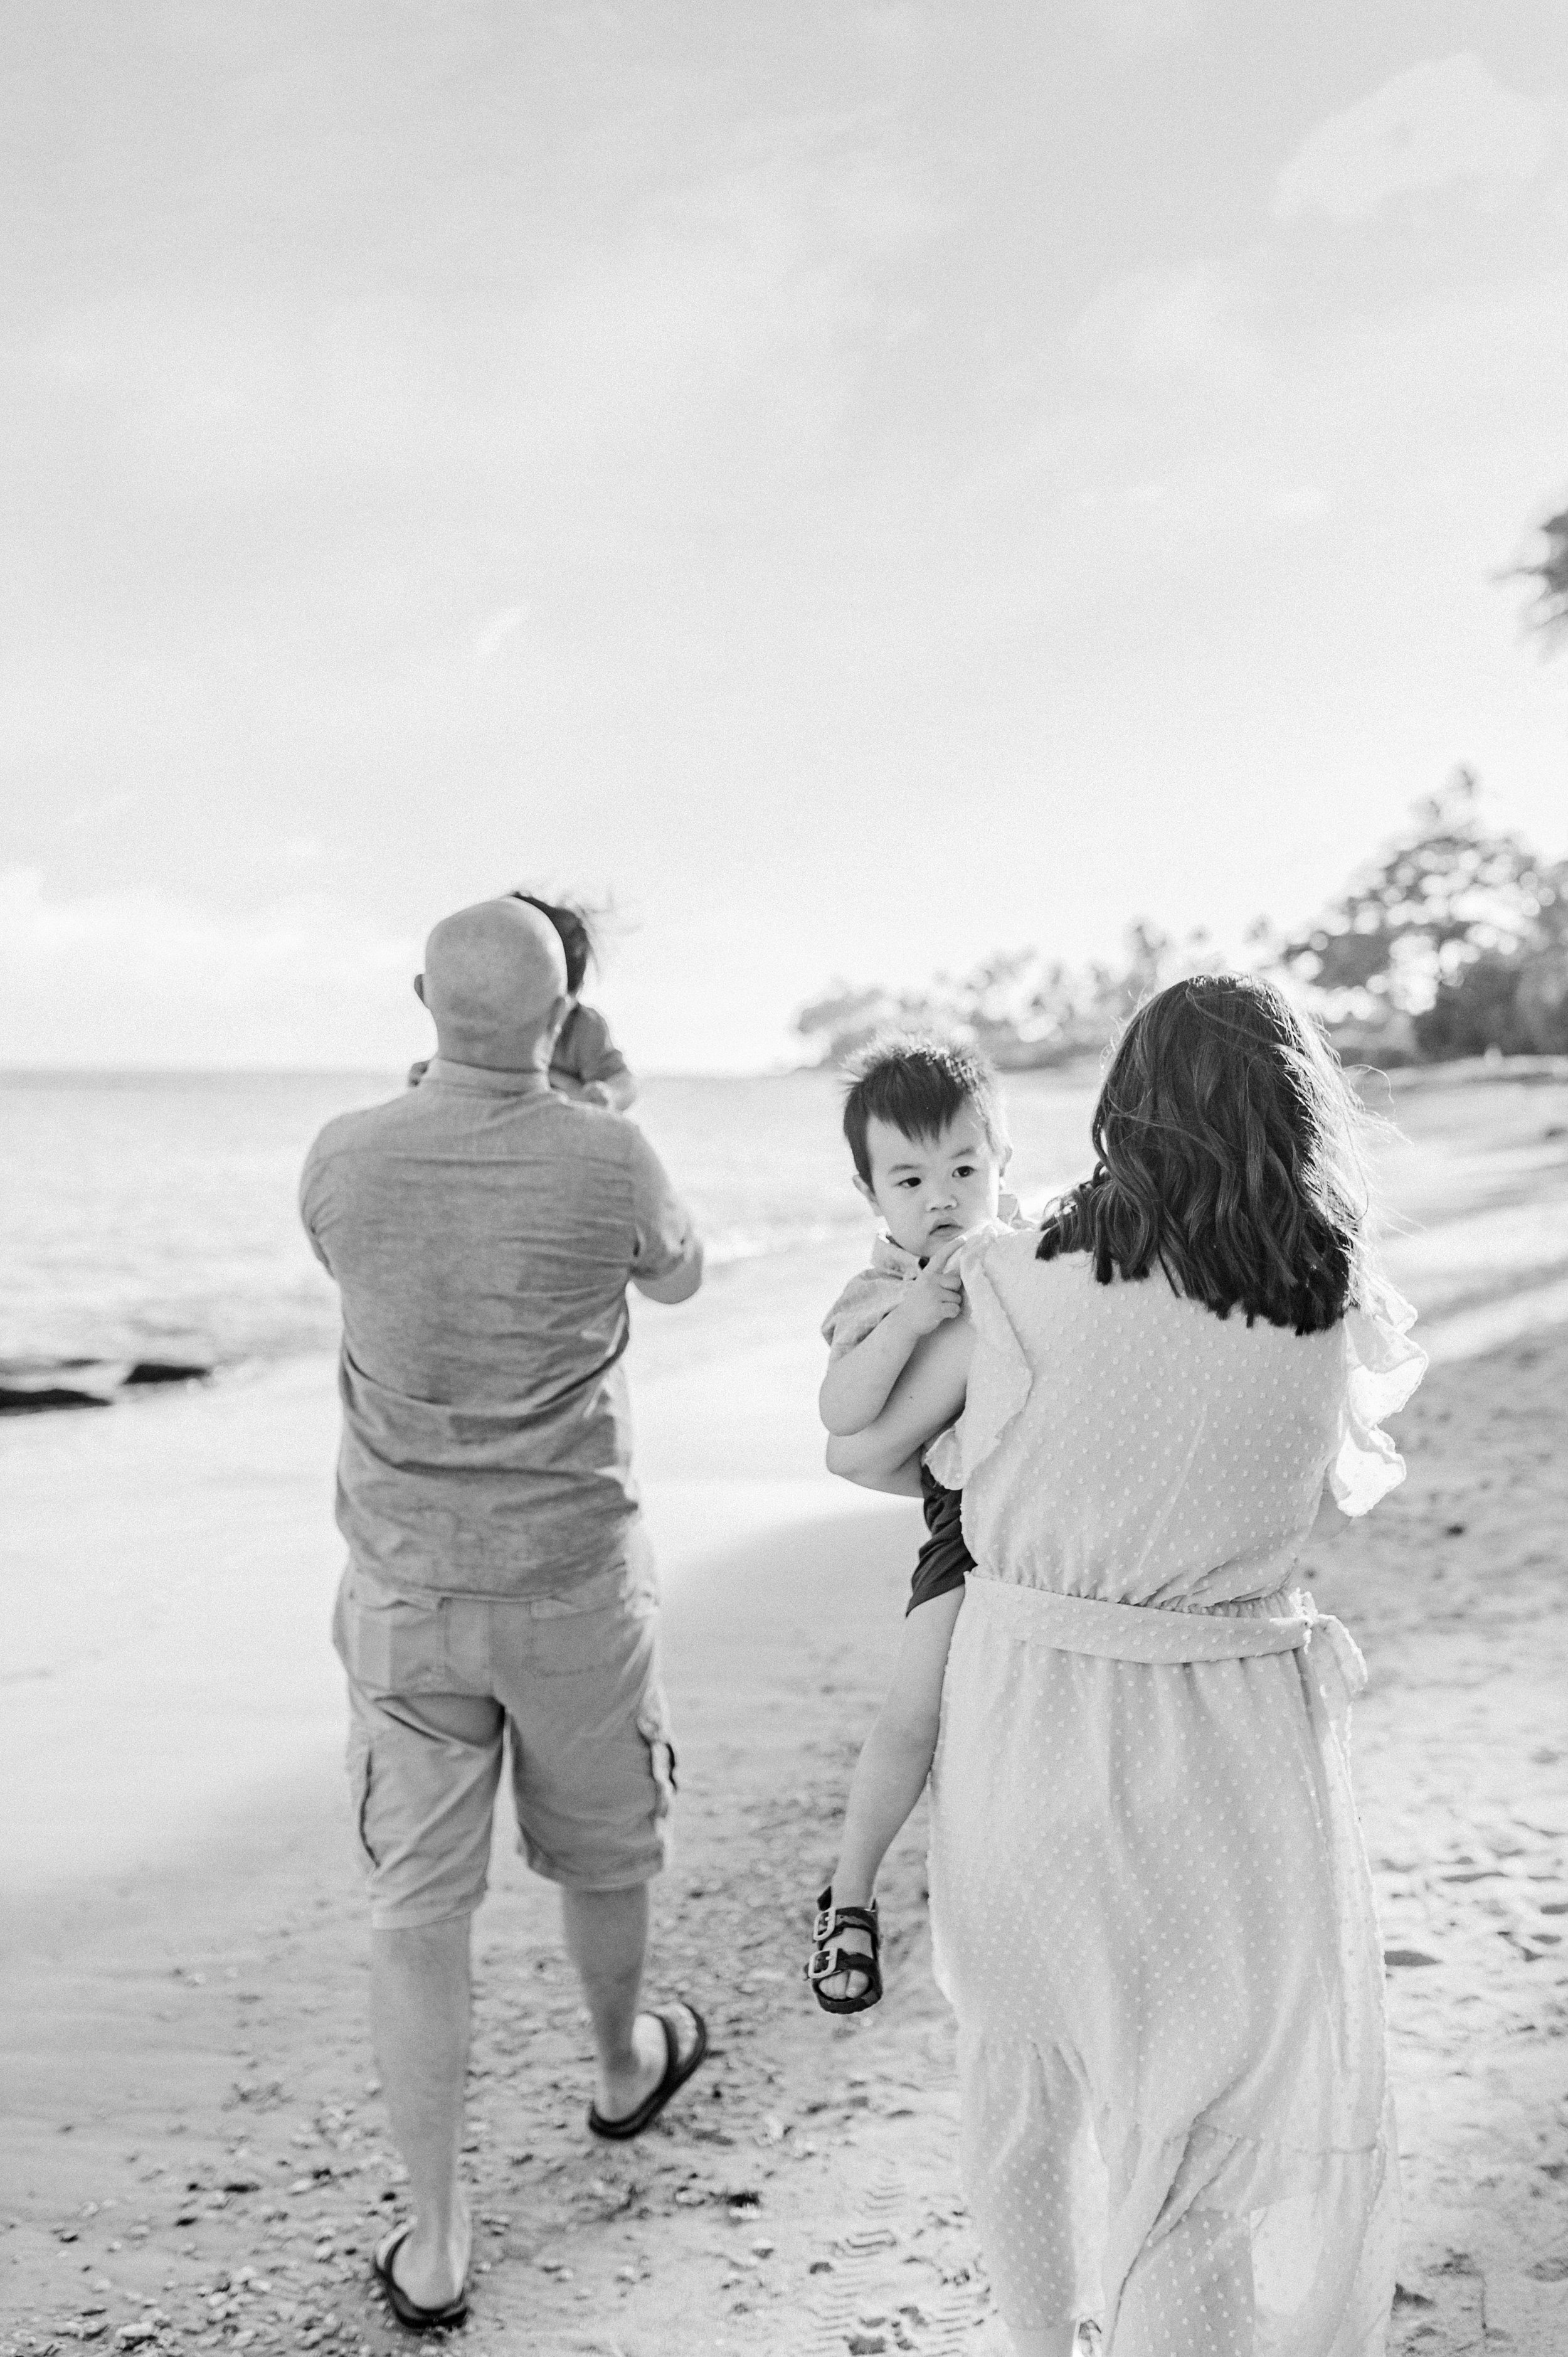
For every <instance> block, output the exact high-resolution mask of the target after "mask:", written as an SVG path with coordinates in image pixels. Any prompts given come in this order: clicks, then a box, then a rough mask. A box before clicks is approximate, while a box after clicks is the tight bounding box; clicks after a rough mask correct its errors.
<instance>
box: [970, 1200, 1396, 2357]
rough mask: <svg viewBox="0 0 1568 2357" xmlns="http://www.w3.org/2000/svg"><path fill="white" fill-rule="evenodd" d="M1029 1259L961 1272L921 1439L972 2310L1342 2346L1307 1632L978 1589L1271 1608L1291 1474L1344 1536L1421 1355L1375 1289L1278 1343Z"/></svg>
mask: <svg viewBox="0 0 1568 2357" xmlns="http://www.w3.org/2000/svg"><path fill="white" fill-rule="evenodd" d="M1035 1243H1036V1239H1035V1237H1034V1236H1032V1235H1027V1234H1026V1235H1016V1236H1006V1237H1003V1238H1001V1239H998V1240H995V1241H993V1242H990V1243H985V1244H983V1245H981V1246H979V1247H977V1248H976V1249H975V1250H974V1251H973V1252H972V1254H968V1255H966V1258H965V1281H966V1286H967V1289H968V1293H969V1297H970V1302H971V1309H972V1316H973V1318H974V1320H975V1325H976V1329H977V1338H976V1348H975V1354H974V1361H973V1365H972V1372H971V1376H970V1384H969V1395H968V1402H967V1405H966V1407H965V1410H964V1414H963V1415H962V1416H961V1419H960V1421H959V1424H958V1425H957V1426H956V1427H955V1428H954V1430H953V1432H952V1433H950V1434H949V1435H945V1436H944V1437H943V1438H942V1440H941V1441H940V1442H939V1443H938V1444H937V1445H936V1446H935V1448H933V1450H932V1452H931V1461H932V1467H933V1470H934V1471H935V1472H936V1473H937V1475H938V1478H939V1479H940V1480H946V1481H949V1482H951V1483H954V1484H956V1483H958V1482H961V1483H962V1486H963V1490H964V1533H965V1536H966V1538H967V1539H968V1542H969V1545H970V1548H971V1551H972V1554H973V1555H974V1558H975V1564H976V1571H975V1574H974V1575H973V1576H972V1578H971V1580H970V1583H969V1587H968V1593H967V1595H966V1598H965V1602H964V1606H963V1609H962V1611H961V1613H960V1615H959V1620H958V1624H957V1627H956V1629H955V1631H954V1634H953V1642H952V1650H951V1653H950V1658H949V1663H948V1672H947V1682H946V1687H945V1690H944V1694H943V1701H942V1729H941V1738H940V1744H939V1747H938V1753H937V1761H936V1766H935V1769H934V1770H933V1780H932V1811H931V1876H930V1883H931V1919H932V1928H933V1934H934V1942H935V1949H936V1959H937V1972H938V1977H939V1979H940V1982H941V1985H942V1986H943V1988H944V1990H945V1991H946V1993H947V1995H948V1996H949V1997H950V2001H951V2003H952V2005H953V2007H954V2009H955V2011H956V2012H957V2015H958V2020H959V2031H960V2037H959V2057H960V2069H961V2083H962V2094H963V2149H964V2169H965V2178H966V2183H967V2187H968V2190H969V2194H970V2200H971V2203H972V2210H973V2212H974V2216H975V2220H976V2223H977V2225H978V2227H979V2230H980V2233H981V2238H982V2242H983V2247H984V2250H985V2254H986V2259H987V2263H988V2266H989V2267H990V2270H991V2275H992V2278H993V2284H994V2286H995V2289H996V2295H997V2298H998V2302H999V2305H1000V2307H1001V2309H1002V2312H1003V2315H1004V2318H1005V2319H1006V2320H1007V2322H1008V2323H1009V2324H1010V2325H1011V2326H1013V2327H1014V2328H1015V2329H1016V2330H1028V2329H1035V2330H1039V2329H1041V2328H1046V2327H1049V2326H1053V2325H1059V2324H1061V2323H1063V2322H1065V2321H1066V2320H1068V2319H1071V2318H1075V2317H1089V2316H1092V2317H1095V2318H1097V2319H1099V2320H1100V2322H1101V2329H1102V2330H1103V2331H1104V2333H1105V2336H1106V2341H1105V2348H1106V2357H1371V2352H1379V2351H1380V2350H1381V2349H1382V2347H1383V2336H1384V2330H1385V2327H1386V2323H1387V2319H1388V2313H1389V2306H1390V2301H1391V2295H1392V2289H1393V2261H1394V2242H1395V2234H1396V2230H1397V2211H1398V2185H1397V2177H1396V2147H1395V2145H1394V2141H1393V2135H1392V2126H1391V2115H1390V2110H1389V2104H1388V2097H1387V2092H1386V2083H1385V2072H1384V2060H1383V2018H1382V1964H1381V1956H1380V1946H1379V1941H1378V1935H1377V1925H1376V1921H1375V1919H1374V1915H1373V1909H1372V1897H1371V1885H1370V1880H1369V1874H1368V1870H1367V1864H1366V1857H1365V1854H1364V1851H1363V1848H1362V1845H1361V1839H1360V1833H1359V1826H1358V1824H1357V1821H1356V1814H1355V1807H1354V1803H1353V1799H1352V1796H1351V1791H1350V1783H1349V1774H1348V1755H1347V1749H1346V1742H1345V1722H1344V1718H1343V1715H1342V1713H1341V1714H1338V1715H1334V1714H1331V1712H1330V1710H1329V1708H1328V1707H1327V1706H1326V1697H1327V1695H1329V1692H1330V1687H1331V1684H1332V1683H1333V1677H1332V1673H1333V1666H1334V1665H1333V1662H1332V1661H1331V1659H1330V1655H1329V1652H1328V1650H1327V1648H1326V1642H1325V1638H1326V1631H1321V1630H1320V1631H1314V1637H1313V1641H1312V1643H1311V1644H1310V1645H1309V1646H1307V1647H1306V1649H1305V1651H1294V1652H1271V1653H1264V1654H1262V1655H1258V1656H1256V1657H1251V1658H1245V1659H1226V1660H1212V1661H1197V1662H1180V1663H1175V1662H1163V1661H1156V1662H1150V1661H1140V1660H1126V1659H1114V1658H1101V1657H1100V1656H1099V1655H1098V1654H1093V1653H1089V1652H1079V1651H1070V1652H1069V1651H1064V1650H1061V1649H1060V1638H1059V1632H1058V1631H1057V1628H1056V1624H1057V1621H1058V1620H1059V1618H1060V1617H1061V1616H1060V1613H1059V1611H1058V1610H1057V1609H1037V1610H1036V1608H1034V1607H1032V1606H1030V1605H1026V1604H1025V1602H1024V1599H1023V1598H1022V1597H1020V1596H1018V1595H1017V1594H1016V1593H1013V1594H1009V1595H1003V1594H1002V1593H1000V1592H999V1588H1000V1587H1006V1588H1011V1589H1013V1590H1016V1589H1018V1588H1024V1589H1046V1590H1054V1591H1057V1592H1058V1594H1064V1595H1067V1596H1071V1597H1077V1598H1094V1599H1098V1600H1099V1601H1100V1602H1101V1603H1109V1604H1117V1605H1122V1606H1128V1605H1137V1606H1147V1607H1151V1608H1154V1609H1156V1610H1158V1611H1160V1612H1180V1613H1202V1614H1205V1615H1209V1614H1217V1615H1220V1616H1239V1617H1242V1618H1246V1617H1249V1616H1261V1617H1265V1618H1266V1617H1271V1616H1273V1617H1276V1618H1277V1617H1278V1616H1280V1615H1282V1614H1284V1613H1286V1612H1287V1611H1288V1610H1289V1609H1290V1606H1289V1603H1288V1601H1287V1600H1286V1598H1283V1597H1282V1594H1281V1591H1282V1590H1285V1589H1287V1588H1288V1587H1289V1583H1290V1577H1291V1572H1292V1567H1293V1566H1294V1563H1295V1560H1296V1557H1297V1555H1298V1554H1299V1552H1300V1549H1301V1546H1302V1544H1303V1542H1304V1540H1305V1536H1306V1534H1307V1532H1308V1531H1309V1530H1310V1529H1311V1526H1312V1523H1313V1521H1314V1519H1315V1517H1316V1511H1317V1506H1318V1501H1319V1498H1320V1495H1321V1493H1322V1490H1323V1484H1324V1480H1325V1477H1326V1476H1327V1477H1328V1479H1329V1480H1331V1482H1332V1484H1333V1487H1334V1491H1335V1494H1336V1496H1337V1498H1338V1500H1339V1502H1340V1503H1341V1505H1342V1506H1343V1507H1344V1508H1345V1510H1346V1511H1347V1512H1365V1511H1366V1510H1367V1508H1368V1507H1369V1506H1370V1505H1371V1504H1372V1503H1373V1502H1375V1501H1376V1499H1377V1498H1378V1497H1379V1496H1380V1495H1381V1494H1382V1492H1383V1491H1385V1490H1386V1489H1388V1488H1390V1487H1391V1485H1392V1484H1393V1483H1394V1482H1395V1481H1397V1480H1399V1479H1400V1478H1401V1476H1402V1471H1403V1468H1402V1465H1401V1463H1400V1460H1399V1458H1398V1457H1397V1456H1396V1455H1395V1454H1394V1451H1393V1448H1392V1446H1391V1443H1390V1442H1389V1441H1388V1440H1387V1439H1386V1438H1385V1437H1384V1436H1383V1435H1382V1434H1381V1433H1380V1432H1379V1431H1378V1430H1377V1428H1376V1426H1377V1420H1378V1418H1379V1417H1380V1416H1382V1415H1388V1414H1390V1413H1391V1412H1392V1410H1393V1409H1394V1408H1395V1407H1396V1406H1398V1405H1402V1403H1403V1401H1404V1399H1405V1398H1407V1397H1408V1396H1409V1394H1410V1393H1411V1392H1412V1390H1413V1389H1414V1387H1415V1384H1416V1383H1417V1382H1418V1381H1419V1380H1420V1375H1421V1371H1422V1367H1423V1364H1424V1361H1423V1357H1422V1354H1421V1352H1420V1351H1417V1350H1416V1349H1415V1348H1414V1346H1413V1345H1412V1344H1411V1343H1410V1342H1409V1341H1407V1340H1405V1339H1404V1336H1403V1332H1402V1326H1403V1325H1407V1324H1408V1323H1409V1313H1408V1311H1407V1310H1405V1308H1404V1305H1402V1304H1399V1303H1397V1300H1396V1299H1395V1297H1387V1300H1386V1302H1385V1303H1384V1305H1383V1306H1382V1308H1381V1309H1380V1314H1378V1315H1369V1314H1367V1313H1364V1312H1362V1311H1354V1312H1352V1313H1351V1315H1350V1316H1349V1317H1348V1318H1347V1320H1346V1321H1345V1323H1344V1324H1343V1325H1342V1326H1339V1327H1337V1328H1336V1329H1333V1330H1332V1331H1331V1332H1329V1333H1326V1334H1319V1335H1312V1336H1308V1337H1305V1338H1300V1337H1297V1336H1295V1335H1294V1334H1292V1333H1290V1332H1289V1331H1288V1330H1282V1329H1279V1328H1276V1327H1271V1326H1266V1325H1262V1324H1259V1325H1256V1326H1254V1327H1252V1328H1251V1329H1249V1328H1248V1327H1247V1325H1246V1323H1245V1320H1244V1319H1243V1318H1242V1317H1241V1315H1240V1313H1239V1312H1232V1314H1231V1315H1230V1318H1225V1319H1221V1318H1216V1317H1214V1316H1213V1315H1212V1314H1211V1313H1210V1312H1209V1311H1208V1310H1206V1309H1204V1308H1201V1307H1199V1306H1198V1305H1197V1304H1194V1303H1192V1302H1189V1301H1186V1300H1183V1299H1181V1298H1179V1297H1177V1296H1176V1295H1175V1294H1174V1293H1173V1292H1172V1291H1171V1288H1170V1286H1168V1285H1167V1284H1166V1282H1165V1279H1164V1278H1163V1277H1162V1276H1160V1275H1154V1276H1152V1277H1150V1278H1147V1279H1145V1280H1144V1281H1143V1282H1141V1283H1138V1284H1133V1285H1126V1284H1122V1283H1114V1284H1112V1285H1110V1286H1100V1285H1096V1284H1095V1282H1094V1280H1093V1275H1092V1272H1091V1269H1090V1263H1089V1261H1088V1259H1087V1258H1086V1257H1084V1256H1083V1255H1072V1256H1069V1257H1067V1258H1063V1259H1060V1260H1057V1261H1053V1262H1040V1261H1037V1260H1036V1258H1035V1256H1034V1247H1035ZM1004 1607H1005V1609H1003V1608H1004ZM1074 1609H1075V1611H1076V1610H1077V1609H1078V1608H1074ZM1088 1617H1090V1619H1092V1618H1093V1617H1094V1616H1093V1615H1092V1614H1091V1615H1090V1616H1088ZM1112 1621H1114V1616H1112ZM1036 1622H1037V1623H1039V1624H1040V1625H1038V1626H1036ZM1047 1623H1049V1624H1050V1626H1051V1628H1052V1631H1053V1632H1054V1633H1055V1634H1056V1641H1047V1634H1046V1624H1047ZM1138 1625H1139V1626H1143V1625H1144V1624H1143V1622H1142V1619H1141V1616H1140V1619H1139V1624H1138ZM1160 1626H1161V1628H1162V1629H1163V1627H1164V1624H1163V1623H1162V1624H1160ZM1211 1633H1212V1634H1213V1635H1214V1636H1215V1638H1216V1639H1217V1640H1218V1638H1219V1632H1218V1631H1214V1632H1211ZM1337 1641H1338V1642H1340V1643H1342V1642H1343V1640H1342V1639H1338V1640H1337ZM1346 1650H1347V1651H1349V1650H1350V1649H1348V1648H1346Z"/></svg>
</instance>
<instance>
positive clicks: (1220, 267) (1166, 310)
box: [1069, 262, 1266, 389]
mask: <svg viewBox="0 0 1568 2357" xmlns="http://www.w3.org/2000/svg"><path fill="white" fill-rule="evenodd" d="M1247 295H1248V289H1247V287H1246V285H1245V284H1244V281H1243V280H1242V278H1241V277H1240V275H1239V274H1237V273H1236V272H1235V271H1234V270H1232V269H1230V268H1229V267H1227V266H1226V265H1224V264H1219V263H1212V262H1198V263H1193V264H1183V265H1181V266H1179V267H1177V268H1176V269H1171V270H1140V271H1135V272H1133V273H1132V274H1130V275H1129V276H1127V277H1125V278H1118V279H1113V280H1112V281H1111V282H1109V283H1108V284H1107V285H1104V286H1101V288H1100V290H1099V291H1098V293H1097V294H1096V295H1095V296H1093V298H1092V299H1091V300H1090V303H1089V304H1088V305H1087V306H1086V307H1085V308H1084V310H1083V311H1082V312H1081V313H1080V314H1079V318H1078V320H1077V321H1076V323H1075V325H1074V327H1073V328H1072V331H1071V336H1070V339H1069V344H1070V349H1071V351H1072V354H1073V357H1074V358H1075V359H1076V360H1077V361H1079V362H1080V363H1082V364H1083V365H1085V366H1087V367H1088V368H1090V370H1091V371H1093V372H1094V373H1095V374H1096V375H1100V376H1107V377H1118V378H1134V379H1136V378H1144V379H1148V378H1163V379H1165V381H1167V382H1184V381H1185V382H1187V383H1188V384H1191V385H1194V386H1197V387H1200V388H1202V387H1209V388H1213V387H1223V388H1227V389H1239V388H1242V387H1246V386H1250V385H1251V384H1253V383H1254V382H1257V380H1258V378H1259V376H1260V374H1261V373H1262V372H1265V371H1266V356H1265V353H1264V350H1263V348H1262V344H1261V343H1260V341H1259V340H1258V339H1257V338H1256V336H1255V335H1254V334H1253V333H1252V331H1251V328H1250V326H1249V325H1248V324H1247V322H1246V321H1245V320H1244V318H1243V317H1242V311H1243V306H1244V303H1245V300H1246V298H1247Z"/></svg>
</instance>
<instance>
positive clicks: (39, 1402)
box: [0, 1359, 212, 1415]
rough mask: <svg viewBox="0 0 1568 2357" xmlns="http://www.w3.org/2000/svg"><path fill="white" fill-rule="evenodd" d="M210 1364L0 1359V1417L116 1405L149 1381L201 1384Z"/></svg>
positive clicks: (156, 1360)
mask: <svg viewBox="0 0 1568 2357" xmlns="http://www.w3.org/2000/svg"><path fill="white" fill-rule="evenodd" d="M211 1372H212V1367H211V1363H210V1361H200V1360H179V1359H0V1415H38V1414H39V1413H41V1411H42V1410H44V1409H45V1408H67V1407H112V1406H113V1404H114V1402H115V1401H116V1399H118V1398H119V1396H120V1394H121V1393H122V1392H124V1391H129V1390H131V1389H132V1388H133V1387H134V1386H139V1385H142V1384H147V1383H199V1382H200V1381H201V1380H202V1379H203V1377H205V1376H207V1375H209V1374H210V1373H211Z"/></svg>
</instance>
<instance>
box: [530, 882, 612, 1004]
mask: <svg viewBox="0 0 1568 2357" xmlns="http://www.w3.org/2000/svg"><path fill="white" fill-rule="evenodd" d="M507 897H508V899H512V900H526V901H527V903H528V905H529V907H530V908H531V909H538V910H539V913H540V915H541V916H542V917H548V918H549V920H550V921H551V923H552V924H553V926H554V928H555V930H556V931H557V932H558V933H559V934H560V936H561V947H562V950H563V952H564V954H565V959H566V988H567V991H568V993H569V995H570V996H572V997H573V998H575V997H576V996H577V994H578V992H579V991H580V990H581V989H582V987H583V985H584V983H585V981H586V980H587V978H588V968H589V967H590V966H591V965H597V963H598V962H599V943H598V936H597V934H596V931H595V929H594V920H593V918H592V917H591V916H590V914H589V912H588V910H587V909H585V908H583V907H582V906H581V905H580V904H579V903H578V902H576V901H573V900H542V899H540V898H539V896H538V894H537V893H536V892H511V893H509V894H508V896H507Z"/></svg>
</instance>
